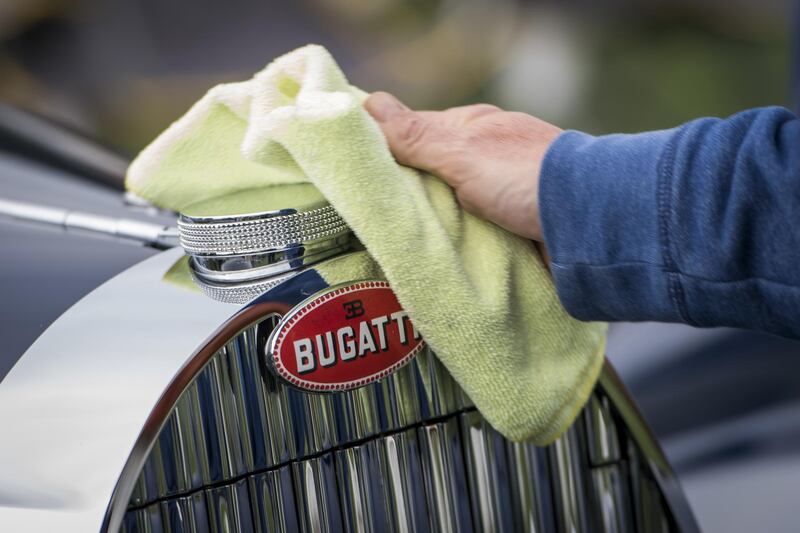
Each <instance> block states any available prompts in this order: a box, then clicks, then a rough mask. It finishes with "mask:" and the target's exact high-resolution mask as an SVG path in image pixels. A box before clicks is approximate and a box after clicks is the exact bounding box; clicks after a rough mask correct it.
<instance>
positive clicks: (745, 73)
mask: <svg viewBox="0 0 800 533" xmlns="http://www.w3.org/2000/svg"><path fill="white" fill-rule="evenodd" d="M788 12H789V3H788V2H787V1H782V0H727V1H726V0H677V1H676V0H672V1H656V0H605V1H594V2H592V1H589V0H582V1H579V0H568V1H560V2H540V1H531V0H294V1H279V0H262V1H258V2H255V1H244V0H228V1H225V2H215V1H211V0H191V1H190V0H170V1H163V0H104V1H99V0H0V42H1V43H2V44H0V100H2V101H5V102H9V103H12V104H15V105H17V106H20V107H23V108H26V109H29V110H34V111H36V112H38V113H41V114H43V115H46V116H49V117H52V118H55V119H57V120H59V121H61V122H63V123H65V124H67V125H70V126H72V127H74V128H76V129H79V130H82V131H86V132H88V133H89V134H90V135H92V136H94V137H97V138H99V139H101V140H102V141H104V142H105V143H107V144H109V145H111V146H113V147H115V148H117V149H118V150H120V151H121V152H122V153H124V154H129V155H132V154H135V153H136V152H137V151H138V150H139V149H140V148H141V147H142V146H143V145H144V144H146V143H147V142H148V140H149V139H151V138H152V137H153V136H154V135H155V134H156V133H158V132H159V131H160V130H161V129H163V128H164V127H165V126H166V125H167V124H169V123H170V122H171V121H172V120H174V119H176V118H177V117H178V116H180V115H181V114H182V113H183V112H184V111H185V110H186V109H187V107H188V106H189V105H190V104H191V103H192V102H194V101H195V100H197V99H198V98H199V97H200V96H201V95H202V94H203V92H204V91H205V90H207V89H208V88H209V87H210V86H212V85H214V84H216V83H220V82H223V81H232V80H241V79H244V78H248V77H250V76H251V75H252V74H253V73H254V72H255V71H257V70H260V69H261V68H263V66H264V65H265V64H266V63H268V62H269V60H270V59H272V58H273V57H275V56H276V55H279V54H281V53H284V52H286V51H289V50H291V49H293V48H295V47H297V46H300V45H303V44H306V43H308V42H316V43H320V44H323V45H325V46H327V47H328V48H329V49H330V50H331V51H332V52H333V54H334V55H335V57H336V58H337V59H338V60H339V61H340V62H341V64H342V65H343V68H344V70H345V72H346V73H347V75H348V76H349V77H350V79H351V81H352V82H353V83H355V84H357V85H359V86H361V87H362V88H364V89H366V90H376V89H386V90H390V91H392V92H394V93H396V94H398V95H399V96H400V97H401V98H402V99H404V100H405V101H406V102H408V103H409V104H410V105H413V106H416V107H422V108H439V107H443V106H450V105H454V104H463V103H469V102H476V101H488V102H492V103H495V104H497V105H500V106H503V107H507V108H511V109H516V110H520V111H527V112H530V113H534V114H536V115H539V116H541V117H542V118H544V119H547V120H550V121H552V122H555V123H557V124H559V125H561V126H564V127H571V128H580V129H583V130H587V131H590V132H596V133H602V132H611V131H636V130H644V129H653V128H664V127H670V126H673V125H676V124H678V123H680V122H681V121H684V120H687V119H690V118H693V117H696V116H699V115H727V114H730V113H733V112H736V111H738V110H741V109H744V108H747V107H753V106H760V105H767V104H786V103H787V101H788V90H787V87H788V64H789V54H788V52H787V48H788V47H787V43H788V33H789V27H788V23H789V17H788V16H787V14H788Z"/></svg>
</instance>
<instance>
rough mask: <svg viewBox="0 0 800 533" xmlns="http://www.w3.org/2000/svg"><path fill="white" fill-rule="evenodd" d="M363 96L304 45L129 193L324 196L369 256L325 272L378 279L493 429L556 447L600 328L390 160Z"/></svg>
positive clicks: (182, 141) (204, 199) (217, 202)
mask: <svg viewBox="0 0 800 533" xmlns="http://www.w3.org/2000/svg"><path fill="white" fill-rule="evenodd" d="M365 97H366V94H365V93H364V92H362V91H360V90H359V89H357V88H355V87H353V86H351V85H350V84H349V83H348V82H347V80H346V79H345V77H344V75H343V74H342V72H341V71H340V69H339V67H338V66H337V65H336V62H335V61H334V60H333V58H332V57H331V56H330V55H329V54H328V52H327V51H326V50H325V49H324V48H322V47H320V46H315V45H309V46H306V47H303V48H300V49H298V50H295V51H294V52H291V53H289V54H286V55H284V56H282V57H280V58H278V59H276V60H275V61H274V62H272V63H271V64H270V65H269V66H267V68H266V69H264V70H263V71H261V72H259V73H257V74H256V75H255V76H254V77H253V78H252V79H251V80H249V81H245V82H240V83H232V84H225V85H219V86H217V87H214V88H213V89H211V90H210V91H209V92H208V93H207V94H206V95H205V96H204V97H203V98H202V99H201V100H200V101H199V102H197V103H196V104H195V105H194V106H193V107H192V108H191V109H190V110H189V111H188V112H187V113H186V115H184V116H183V117H182V118H180V119H179V120H178V121H177V122H175V123H174V124H172V125H171V126H170V127H169V128H168V129H167V130H166V131H165V132H164V133H162V134H161V135H160V136H159V137H158V138H157V139H156V140H155V141H153V143H152V144H150V145H149V146H148V147H146V148H145V149H144V150H143V151H142V153H141V154H140V155H139V156H138V157H137V158H136V160H135V161H134V162H133V163H132V164H131V166H130V169H129V171H128V177H127V186H128V188H129V189H130V190H132V191H133V192H135V193H136V194H138V195H140V196H142V197H144V198H146V199H148V200H150V201H152V202H154V203H155V204H157V205H160V206H162V207H166V208H169V209H174V210H177V211H184V212H190V213H192V214H208V215H211V214H220V213H222V212H225V213H232V212H248V211H253V210H264V209H271V208H275V207H287V206H293V205H297V204H299V203H300V204H301V203H303V202H304V201H313V200H314V199H318V197H319V194H320V193H321V194H322V195H323V196H324V197H325V198H326V199H327V200H328V201H329V202H330V203H331V204H332V205H333V206H334V207H335V208H336V210H337V211H338V212H339V213H340V214H341V216H342V217H343V218H344V219H345V221H347V223H348V224H349V225H350V226H351V227H352V228H353V231H354V232H355V233H356V235H357V236H358V238H359V239H360V240H361V242H362V243H363V244H364V246H365V247H366V249H367V251H368V252H369V255H367V254H356V255H353V256H349V257H348V258H346V259H345V260H334V261H331V262H328V263H325V264H322V265H320V266H319V267H318V270H319V271H320V273H321V275H322V276H323V277H324V278H325V279H326V280H327V281H329V282H338V281H343V280H347V279H358V278H359V277H361V276H363V275H366V274H374V275H381V273H383V275H385V277H386V279H387V280H388V281H389V283H390V284H391V286H392V288H393V289H394V291H395V292H396V293H397V297H398V299H399V300H400V302H401V303H402V305H403V306H404V307H405V309H406V310H407V311H408V312H409V314H410V315H411V317H412V319H413V321H414V324H415V325H416V327H417V328H418V330H419V331H420V332H421V333H422V335H423V337H424V338H425V340H426V341H427V342H428V344H429V345H430V346H431V347H432V348H433V350H434V351H435V352H436V353H437V355H438V356H439V358H440V359H441V361H442V362H443V363H444V365H445V366H446V367H447V368H448V370H449V371H450V372H451V374H452V375H453V377H454V378H455V379H456V380H457V381H458V383H459V384H460V385H461V386H462V388H463V389H464V391H465V392H466V393H467V394H468V395H469V397H470V398H471V399H472V401H473V402H474V403H475V406H476V407H477V408H478V409H479V410H480V411H481V413H482V414H483V415H484V416H485V417H486V419H487V420H488V421H489V423H491V424H492V426H494V427H495V428H496V429H497V430H498V431H500V432H501V433H502V434H504V435H505V436H507V437H508V438H510V439H513V440H532V441H533V442H535V443H538V444H545V443H548V442H551V441H552V440H553V439H555V438H556V437H558V436H559V435H560V434H561V433H562V432H563V431H564V430H565V429H566V428H567V427H568V426H569V424H570V423H571V422H572V420H573V419H574V418H575V416H576V415H577V413H578V412H579V410H580V408H581V407H582V405H583V404H584V402H585V401H586V400H587V398H588V396H589V394H590V392H591V390H592V388H593V386H594V383H595V380H596V379H597V376H598V374H599V372H600V368H601V365H602V360H603V347H604V339H605V331H606V325H605V324H600V323H583V322H579V321H577V320H574V319H573V318H571V317H570V316H569V315H567V313H566V312H565V310H564V309H563V308H562V306H561V305H560V303H559V301H558V298H557V295H556V293H555V289H554V287H553V284H552V281H551V280H550V277H549V274H548V272H547V270H546V268H545V266H544V265H543V264H542V261H541V259H540V257H539V255H538V253H537V252H536V249H535V247H534V246H533V244H532V243H531V242H530V241H528V240H526V239H523V238H521V237H518V236H515V235H512V234H511V233H509V232H507V231H505V230H503V229H501V228H499V227H498V226H496V225H494V224H492V223H490V222H486V221H484V220H481V219H478V218H476V217H474V216H472V215H470V214H468V213H467V212H465V211H464V210H462V209H461V207H460V206H459V204H458V202H457V200H456V197H455V195H454V193H453V191H452V189H451V188H450V187H449V186H448V185H446V184H445V183H443V182H442V181H440V180H439V179H437V178H435V177H433V176H430V175H428V174H425V173H420V172H418V171H416V170H413V169H410V168H407V167H403V166H401V165H399V164H397V163H396V162H395V160H394V158H393V157H392V155H391V153H390V152H389V149H388V147H387V144H386V141H385V139H384V137H383V135H382V134H381V131H380V128H379V127H378V125H377V124H376V122H375V121H374V120H373V119H372V118H371V117H370V116H369V114H367V113H366V112H365V111H364V109H363V107H362V103H363V101H364V99H365ZM309 182H310V183H311V184H313V187H311V186H307V185H306V186H299V185H297V184H303V183H309ZM286 191H290V193H289V194H287V192H286ZM280 202H283V205H274V204H276V203H280ZM256 206H258V207H259V209H253V208H254V207H256ZM370 256H371V258H370ZM373 259H374V262H376V263H377V265H375V264H374V263H373Z"/></svg>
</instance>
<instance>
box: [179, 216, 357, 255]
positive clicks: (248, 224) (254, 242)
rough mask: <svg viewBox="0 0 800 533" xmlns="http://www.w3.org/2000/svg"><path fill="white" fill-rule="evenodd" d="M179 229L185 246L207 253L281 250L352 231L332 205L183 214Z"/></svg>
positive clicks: (190, 249)
mask: <svg viewBox="0 0 800 533" xmlns="http://www.w3.org/2000/svg"><path fill="white" fill-rule="evenodd" d="M178 229H179V232H180V242H181V246H183V249H184V250H186V252H187V253H189V254H191V255H204V256H208V255H242V254H251V253H256V252H263V251H267V250H279V249H282V248H287V247H289V246H292V245H296V244H299V243H309V242H313V241H317V240H320V239H326V238H329V237H332V236H334V235H342V234H347V233H349V232H350V228H349V227H348V226H347V224H346V223H345V222H344V220H342V217H340V216H339V214H338V213H337V212H336V211H335V210H334V209H333V207H331V206H330V205H325V206H322V207H317V208H315V209H310V210H308V211H297V210H294V209H283V210H280V211H268V212H263V213H252V214H246V215H235V216H209V217H193V216H189V215H185V214H183V215H181V216H180V217H179V219H178Z"/></svg>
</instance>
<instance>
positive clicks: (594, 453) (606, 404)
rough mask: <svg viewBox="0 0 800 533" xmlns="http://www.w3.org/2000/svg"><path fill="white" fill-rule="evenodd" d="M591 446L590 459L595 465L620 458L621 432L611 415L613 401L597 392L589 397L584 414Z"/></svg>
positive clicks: (589, 446)
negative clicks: (619, 432) (618, 431)
mask: <svg viewBox="0 0 800 533" xmlns="http://www.w3.org/2000/svg"><path fill="white" fill-rule="evenodd" d="M583 418H584V421H585V423H586V435H587V440H588V448H589V461H590V462H591V463H592V465H593V466H599V465H604V464H607V463H613V462H616V461H619V460H620V457H621V455H620V447H619V434H618V433H617V429H616V427H615V422H614V417H613V416H612V415H611V403H610V400H609V399H608V396H606V395H605V394H599V393H598V394H595V395H593V396H592V397H591V398H590V399H589V403H588V404H587V405H586V409H585V410H584V415H583Z"/></svg>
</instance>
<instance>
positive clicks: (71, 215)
mask: <svg viewBox="0 0 800 533" xmlns="http://www.w3.org/2000/svg"><path fill="white" fill-rule="evenodd" d="M0 216H7V217H10V218H13V219H16V220H24V221H29V222H37V223H41V224H47V225H50V226H59V227H62V228H64V229H67V230H82V231H89V232H93V233H101V234H105V235H112V236H114V237H119V238H123V239H130V240H134V241H138V242H142V243H145V244H149V245H153V246H158V247H160V248H171V247H173V246H176V245H177V244H178V242H177V241H178V233H177V229H176V228H173V227H169V226H163V225H160V224H153V223H151V222H142V221H140V220H133V219H127V218H114V217H107V216H102V215H96V214H93V213H85V212H82V211H72V210H69V209H61V208H56V207H49V206H45V205H40V204H34V203H29V202H18V201H14V200H6V199H2V198H0Z"/></svg>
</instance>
